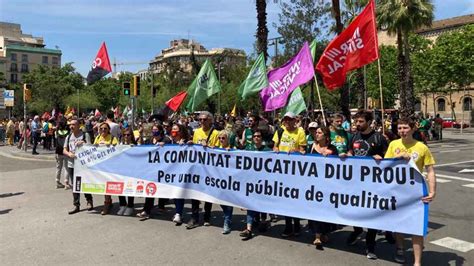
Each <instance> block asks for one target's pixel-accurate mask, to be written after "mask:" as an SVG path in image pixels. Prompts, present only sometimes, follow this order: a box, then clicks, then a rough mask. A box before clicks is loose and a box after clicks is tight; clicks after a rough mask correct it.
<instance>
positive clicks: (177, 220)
mask: <svg viewBox="0 0 474 266" xmlns="http://www.w3.org/2000/svg"><path fill="white" fill-rule="evenodd" d="M173 223H175V224H176V225H181V224H183V220H181V215H180V214H179V213H177V214H175V215H174V216H173Z"/></svg>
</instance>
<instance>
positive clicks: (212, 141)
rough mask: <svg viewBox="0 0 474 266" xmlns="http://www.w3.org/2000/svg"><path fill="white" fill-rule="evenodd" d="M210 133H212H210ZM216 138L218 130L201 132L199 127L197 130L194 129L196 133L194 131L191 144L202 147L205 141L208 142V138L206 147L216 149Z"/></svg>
mask: <svg viewBox="0 0 474 266" xmlns="http://www.w3.org/2000/svg"><path fill="white" fill-rule="evenodd" d="M211 131H212V133H211ZM209 134H211V136H210V137H209ZM218 136H219V130H215V129H214V130H212V129H209V130H208V131H204V130H202V127H200V128H198V129H196V131H194V134H193V143H194V144H201V145H204V144H206V141H207V140H208V137H209V141H208V143H207V146H210V147H217V146H219V138H218Z"/></svg>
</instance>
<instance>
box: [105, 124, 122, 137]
mask: <svg viewBox="0 0 474 266" xmlns="http://www.w3.org/2000/svg"><path fill="white" fill-rule="evenodd" d="M107 124H109V126H110V134H112V136H114V137H115V138H117V139H118V138H120V135H122V134H121V132H120V126H119V124H117V123H115V122H107Z"/></svg>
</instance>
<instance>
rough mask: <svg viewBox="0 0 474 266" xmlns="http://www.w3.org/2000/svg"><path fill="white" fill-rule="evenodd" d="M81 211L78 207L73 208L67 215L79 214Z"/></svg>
mask: <svg viewBox="0 0 474 266" xmlns="http://www.w3.org/2000/svg"><path fill="white" fill-rule="evenodd" d="M80 211H81V210H80V209H79V206H75V207H74V209H72V210H70V211H69V212H68V213H69V214H75V213H78V212H80Z"/></svg>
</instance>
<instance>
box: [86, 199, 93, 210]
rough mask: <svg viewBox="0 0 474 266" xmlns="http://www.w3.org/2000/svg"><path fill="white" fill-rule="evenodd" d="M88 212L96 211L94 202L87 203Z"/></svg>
mask: <svg viewBox="0 0 474 266" xmlns="http://www.w3.org/2000/svg"><path fill="white" fill-rule="evenodd" d="M87 210H88V211H93V210H94V203H92V201H88V202H87Z"/></svg>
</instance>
